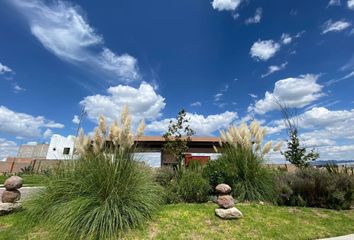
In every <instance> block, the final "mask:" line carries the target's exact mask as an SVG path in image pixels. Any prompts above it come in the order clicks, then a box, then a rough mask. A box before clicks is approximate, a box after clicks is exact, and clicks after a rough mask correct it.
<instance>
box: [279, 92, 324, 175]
mask: <svg viewBox="0 0 354 240" xmlns="http://www.w3.org/2000/svg"><path fill="white" fill-rule="evenodd" d="M275 103H276V104H277V105H278V106H279V108H280V111H281V113H282V115H283V121H284V124H285V126H286V131H287V134H288V137H289V139H288V141H287V150H286V151H285V152H280V153H281V154H282V155H283V156H284V157H285V159H286V160H287V161H288V162H290V163H292V164H294V165H295V166H297V167H299V168H304V167H308V166H309V162H310V161H314V160H316V159H318V158H319V157H320V155H319V153H318V152H316V151H315V149H312V150H311V151H310V152H309V153H307V149H306V148H305V147H304V146H302V145H301V143H300V139H299V136H298V133H299V124H298V115H297V113H296V112H291V111H290V109H289V108H288V106H287V105H286V103H285V102H281V101H280V100H279V99H275Z"/></svg>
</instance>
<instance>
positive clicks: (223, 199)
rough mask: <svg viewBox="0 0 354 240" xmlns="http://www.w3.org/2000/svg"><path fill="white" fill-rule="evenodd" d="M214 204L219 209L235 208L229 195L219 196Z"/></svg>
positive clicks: (233, 201)
mask: <svg viewBox="0 0 354 240" xmlns="http://www.w3.org/2000/svg"><path fill="white" fill-rule="evenodd" d="M216 202H217V204H218V205H219V207H222V208H232V207H234V206H235V200H234V198H233V197H232V196H230V195H221V196H219V197H218V200H217V201H216Z"/></svg>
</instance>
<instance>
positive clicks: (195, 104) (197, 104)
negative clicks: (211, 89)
mask: <svg viewBox="0 0 354 240" xmlns="http://www.w3.org/2000/svg"><path fill="white" fill-rule="evenodd" d="M191 106H192V107H200V106H202V103H201V102H199V101H197V102H194V103H191Z"/></svg>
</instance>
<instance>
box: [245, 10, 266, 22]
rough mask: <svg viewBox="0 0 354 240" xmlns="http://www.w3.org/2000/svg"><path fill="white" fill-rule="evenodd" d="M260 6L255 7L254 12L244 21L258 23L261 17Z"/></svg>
mask: <svg viewBox="0 0 354 240" xmlns="http://www.w3.org/2000/svg"><path fill="white" fill-rule="evenodd" d="M262 12H263V11H262V8H257V10H256V12H255V14H254V16H253V17H250V18H247V19H246V21H245V23H246V24H247V25H248V24H254V23H259V22H260V21H261V19H262Z"/></svg>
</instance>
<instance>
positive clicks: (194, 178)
mask: <svg viewBox="0 0 354 240" xmlns="http://www.w3.org/2000/svg"><path fill="white" fill-rule="evenodd" d="M209 190H210V186H209V183H208V180H206V179H205V178H203V176H202V174H201V172H200V171H193V170H190V169H188V170H186V171H184V173H183V174H182V177H181V179H180V181H179V182H178V194H179V196H180V197H181V199H182V200H183V201H184V202H188V203H192V202H196V203H202V202H207V201H208V196H209Z"/></svg>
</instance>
